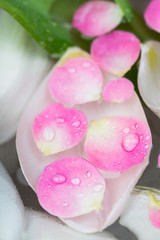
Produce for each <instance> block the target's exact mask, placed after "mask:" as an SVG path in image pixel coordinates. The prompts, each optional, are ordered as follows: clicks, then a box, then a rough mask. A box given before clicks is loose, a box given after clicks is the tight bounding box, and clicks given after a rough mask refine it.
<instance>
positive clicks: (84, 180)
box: [36, 156, 105, 218]
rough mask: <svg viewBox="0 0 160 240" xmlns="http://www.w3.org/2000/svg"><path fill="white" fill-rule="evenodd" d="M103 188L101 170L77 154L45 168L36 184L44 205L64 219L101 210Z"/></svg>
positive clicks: (46, 208)
mask: <svg viewBox="0 0 160 240" xmlns="http://www.w3.org/2000/svg"><path fill="white" fill-rule="evenodd" d="M104 191H105V181H104V178H103V176H102V175H101V173H100V172H99V171H98V170H97V169H96V168H95V167H94V166H93V165H92V164H91V163H89V162H88V161H87V160H85V159H84V158H80V157H77V156H67V157H64V158H61V159H58V160H56V161H54V162H53V163H51V164H50V165H48V166H47V167H45V169H44V170H43V172H42V174H41V175H40V177H39V180H38V183H37V187H36V192H37V195H38V199H39V202H40V204H41V206H42V207H43V208H44V209H45V210H46V211H48V212H49V213H50V214H52V215H55V216H58V217H63V218H69V217H75V216H78V215H82V214H86V213H88V212H92V211H94V210H100V209H101V202H102V200H103V195H104Z"/></svg>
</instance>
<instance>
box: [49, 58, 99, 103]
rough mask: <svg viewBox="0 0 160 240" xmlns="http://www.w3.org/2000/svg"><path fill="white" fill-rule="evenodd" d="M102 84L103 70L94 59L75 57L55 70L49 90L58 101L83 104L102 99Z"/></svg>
mask: <svg viewBox="0 0 160 240" xmlns="http://www.w3.org/2000/svg"><path fill="white" fill-rule="evenodd" d="M102 84H103V78H102V73H101V70H100V69H99V67H98V65H97V64H96V63H95V62H94V61H93V60H92V59H89V58H84V57H81V58H73V59H69V60H68V61H67V62H66V63H65V64H64V65H63V66H61V67H57V68H56V69H55V70H54V71H53V74H52V76H51V78H50V80H49V91H50V94H51V96H52V97H53V98H55V99H57V100H58V101H61V102H63V103H68V104H81V103H86V102H90V101H95V100H98V99H100V97H101V96H100V93H101V89H102Z"/></svg>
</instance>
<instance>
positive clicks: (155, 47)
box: [138, 41, 160, 117]
mask: <svg viewBox="0 0 160 240" xmlns="http://www.w3.org/2000/svg"><path fill="white" fill-rule="evenodd" d="M159 66H160V43H159V42H156V41H148V42H146V43H145V44H143V45H142V53H141V59H140V65H139V72H138V87H139V91H140V93H141V96H142V98H143V100H144V102H145V103H146V105H147V106H148V107H149V108H151V110H152V111H153V112H155V113H156V114H157V115H158V116H159V117H160V94H159V93H160V81H159V76H160V68H159Z"/></svg>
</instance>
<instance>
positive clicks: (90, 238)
mask: <svg viewBox="0 0 160 240" xmlns="http://www.w3.org/2000/svg"><path fill="white" fill-rule="evenodd" d="M27 216H28V227H27V229H26V231H25V232H24V233H23V240H28V239H29V240H37V239H38V240H53V239H56V240H62V239H65V240H70V239H74V240H82V239H83V240H116V238H114V237H113V235H112V234H110V233H109V232H107V231H103V232H101V233H96V234H90V235H89V234H81V233H79V232H76V231H74V230H72V229H70V228H69V227H67V226H65V225H64V224H62V222H61V221H59V220H58V219H57V218H55V217H51V216H49V215H47V214H44V213H40V212H36V211H33V210H27Z"/></svg>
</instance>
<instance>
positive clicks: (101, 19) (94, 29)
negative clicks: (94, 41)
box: [72, 1, 123, 37]
mask: <svg viewBox="0 0 160 240" xmlns="http://www.w3.org/2000/svg"><path fill="white" fill-rule="evenodd" d="M122 17H123V13H122V11H121V9H120V8H119V6H118V5H117V4H115V3H112V2H109V1H90V2H87V3H85V4H83V5H82V6H80V7H79V8H78V9H77V11H76V12H75V14H74V17H73V22H72V26H73V27H75V28H77V29H78V30H79V31H80V32H82V33H83V34H84V35H87V36H91V37H94V36H99V35H102V34H104V33H106V32H110V31H111V30H113V29H114V28H115V27H116V26H117V25H118V24H119V23H120V22H121V20H122Z"/></svg>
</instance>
